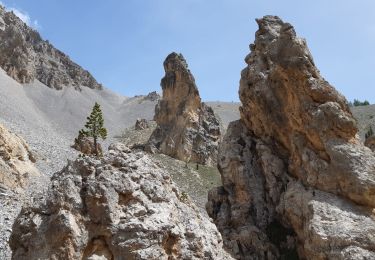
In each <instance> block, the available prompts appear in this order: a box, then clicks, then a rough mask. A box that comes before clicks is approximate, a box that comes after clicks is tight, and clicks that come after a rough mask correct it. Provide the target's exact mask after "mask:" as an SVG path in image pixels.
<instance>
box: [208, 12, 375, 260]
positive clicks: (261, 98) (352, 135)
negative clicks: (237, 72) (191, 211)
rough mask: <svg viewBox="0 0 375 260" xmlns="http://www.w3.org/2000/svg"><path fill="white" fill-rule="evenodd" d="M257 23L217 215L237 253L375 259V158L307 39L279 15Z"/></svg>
mask: <svg viewBox="0 0 375 260" xmlns="http://www.w3.org/2000/svg"><path fill="white" fill-rule="evenodd" d="M257 22H258V25H259V30H258V31H257V32H256V39H255V43H254V44H251V45H250V49H251V53H250V54H249V55H248V56H247V57H246V59H245V61H246V63H247V64H248V66H247V67H246V68H245V69H244V70H243V71H242V73H241V81H240V91H239V94H240V99H241V102H242V106H241V108H240V111H241V120H240V121H237V122H234V123H231V125H230V126H229V128H228V130H227V134H226V137H225V138H224V140H223V143H222V144H221V146H220V149H219V157H218V158H219V162H218V165H219V169H220V172H221V175H222V181H223V186H222V187H219V188H217V189H214V190H212V191H210V193H209V202H208V204H207V210H208V212H209V215H210V216H211V217H213V219H214V220H215V223H216V224H217V226H218V227H219V230H220V231H221V233H222V235H223V238H224V240H225V244H226V246H227V247H228V248H229V249H230V250H231V251H232V252H233V254H234V255H235V256H236V258H238V259H279V258H284V259H291V258H293V257H294V258H295V257H297V256H298V257H299V258H302V259H372V258H375V236H374V229H375V220H374V219H375V216H374V213H373V211H372V210H373V208H374V206H375V157H374V155H373V153H372V152H371V151H370V150H369V149H368V148H367V147H365V146H363V145H362V144H361V142H360V141H359V139H357V128H356V123H355V120H354V118H353V116H352V114H351V112H350V110H349V107H348V105H347V102H346V100H345V98H344V97H343V96H341V95H340V94H339V93H338V92H337V91H336V90H335V89H334V88H333V87H332V86H331V85H329V83H328V82H327V81H325V80H324V79H323V78H322V77H321V76H320V74H319V71H318V69H317V68H316V67H315V65H314V61H313V58H312V56H311V54H310V52H309V50H308V48H307V45H306V42H305V40H303V39H301V38H298V37H297V36H296V33H295V31H294V28H293V27H292V26H291V25H290V24H289V23H284V22H283V21H282V20H281V19H279V18H278V17H275V16H265V17H263V18H262V19H258V20H257Z"/></svg>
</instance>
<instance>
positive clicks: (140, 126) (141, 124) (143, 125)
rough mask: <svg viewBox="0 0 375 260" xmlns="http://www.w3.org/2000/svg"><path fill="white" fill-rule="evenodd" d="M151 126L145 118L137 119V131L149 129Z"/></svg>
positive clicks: (135, 127)
mask: <svg viewBox="0 0 375 260" xmlns="http://www.w3.org/2000/svg"><path fill="white" fill-rule="evenodd" d="M149 127H150V126H149V124H148V122H147V120H146V119H144V118H142V119H141V118H137V121H135V125H134V129H135V130H144V129H147V128H149Z"/></svg>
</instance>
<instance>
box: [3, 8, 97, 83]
mask: <svg viewBox="0 0 375 260" xmlns="http://www.w3.org/2000/svg"><path fill="white" fill-rule="evenodd" d="M0 39H1V44H0V67H1V68H3V69H4V70H5V71H6V73H7V74H8V75H9V76H10V77H12V78H13V79H15V80H16V81H17V82H19V83H21V84H24V83H33V82H34V81H35V80H39V81H40V82H42V83H43V84H45V85H46V86H48V87H50V88H53V89H58V90H59V89H62V88H64V87H67V86H71V87H74V88H75V89H77V90H80V89H81V88H82V86H85V87H88V88H91V89H103V86H102V85H101V84H100V83H98V82H97V81H96V79H95V78H94V77H93V76H92V75H91V73H90V72H88V71H87V70H85V69H83V68H82V67H81V66H79V65H78V64H77V63H75V62H74V61H72V60H71V59H70V57H69V56H68V55H66V54H65V53H63V52H62V51H60V50H58V49H57V48H55V47H54V46H53V45H52V44H50V43H49V42H48V40H43V39H42V37H41V36H40V34H39V32H38V31H36V30H34V29H33V28H31V27H30V26H28V25H27V24H26V23H24V22H23V21H22V20H21V19H20V18H19V17H18V16H17V15H16V14H15V13H14V12H13V11H7V10H6V9H5V8H4V7H3V6H1V5H0Z"/></svg>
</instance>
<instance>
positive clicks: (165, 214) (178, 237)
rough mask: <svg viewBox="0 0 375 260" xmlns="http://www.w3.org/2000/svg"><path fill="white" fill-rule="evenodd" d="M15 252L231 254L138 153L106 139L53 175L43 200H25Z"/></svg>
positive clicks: (32, 255)
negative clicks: (99, 150) (101, 147)
mask: <svg viewBox="0 0 375 260" xmlns="http://www.w3.org/2000/svg"><path fill="white" fill-rule="evenodd" d="M10 246H11V248H12V251H13V256H12V258H13V259H20V260H22V259H230V258H228V256H227V255H226V253H225V252H224V251H223V249H222V243H221V236H220V234H219V232H218V231H217V229H216V227H215V225H214V224H213V223H211V222H210V221H209V220H208V219H207V218H206V217H204V216H202V215H200V213H199V211H198V209H197V208H196V206H195V205H193V204H192V202H191V200H190V198H189V197H188V196H186V194H183V193H180V191H179V190H178V189H177V188H176V186H175V184H174V183H173V182H172V181H171V179H170V176H169V175H168V174H166V173H165V172H163V171H161V169H160V168H159V167H158V166H156V165H155V164H154V163H153V162H152V161H151V159H150V158H149V157H148V156H147V155H146V154H144V153H141V152H139V153H133V152H131V151H130V150H129V149H128V148H127V147H126V146H124V145H122V144H116V145H111V146H110V148H109V152H108V154H106V155H105V156H104V157H103V158H100V159H97V158H95V157H84V158H79V159H77V160H76V161H74V162H70V163H69V164H68V165H67V166H66V167H65V168H64V169H63V170H62V171H61V172H58V173H56V174H54V176H53V177H52V180H51V186H50V188H49V191H48V194H47V195H46V197H45V202H41V203H39V204H37V205H30V206H25V207H24V208H23V209H22V211H21V213H20V215H19V217H18V218H17V220H16V222H15V224H14V226H13V233H12V235H11V239H10Z"/></svg>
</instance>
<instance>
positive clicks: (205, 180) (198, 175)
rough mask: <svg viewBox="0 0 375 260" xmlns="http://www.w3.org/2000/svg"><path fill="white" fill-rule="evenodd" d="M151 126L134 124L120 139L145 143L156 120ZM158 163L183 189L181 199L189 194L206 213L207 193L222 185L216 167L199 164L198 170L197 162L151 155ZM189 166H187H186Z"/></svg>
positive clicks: (128, 144)
mask: <svg viewBox="0 0 375 260" xmlns="http://www.w3.org/2000/svg"><path fill="white" fill-rule="evenodd" d="M149 123H150V128H147V129H144V130H135V129H134V126H133V127H130V128H127V129H125V130H124V132H123V134H122V135H121V136H119V137H117V138H118V139H119V141H121V142H123V143H124V144H126V145H127V146H132V145H134V144H145V143H146V142H147V141H148V139H149V138H150V135H151V134H152V132H153V131H154V129H155V128H156V123H155V122H154V121H151V122H149ZM150 156H151V158H152V159H153V161H154V162H155V164H156V165H158V166H159V167H161V168H162V169H164V170H165V171H167V172H168V173H169V174H170V176H171V178H172V180H173V181H174V182H175V183H176V184H177V186H178V187H179V189H180V191H181V198H180V199H181V200H185V201H186V200H187V197H188V196H185V195H189V196H190V197H191V199H192V200H193V201H194V203H195V204H196V205H197V206H198V207H199V208H200V210H201V212H203V213H204V214H207V213H206V210H205V205H206V202H207V194H208V191H209V190H210V189H212V188H213V187H217V186H220V185H221V177H220V173H219V171H218V169H217V168H216V167H210V166H205V165H199V167H198V170H196V163H188V164H186V163H185V162H183V161H179V160H176V159H174V158H171V157H169V156H167V155H164V154H153V155H150ZM186 166H187V167H186Z"/></svg>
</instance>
